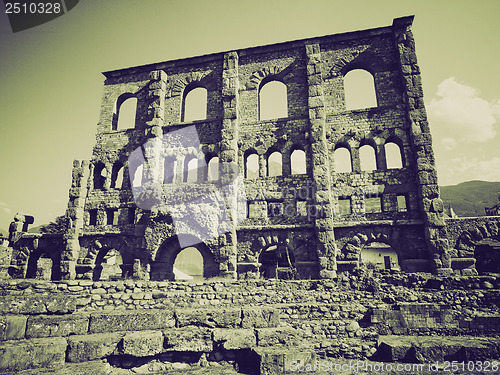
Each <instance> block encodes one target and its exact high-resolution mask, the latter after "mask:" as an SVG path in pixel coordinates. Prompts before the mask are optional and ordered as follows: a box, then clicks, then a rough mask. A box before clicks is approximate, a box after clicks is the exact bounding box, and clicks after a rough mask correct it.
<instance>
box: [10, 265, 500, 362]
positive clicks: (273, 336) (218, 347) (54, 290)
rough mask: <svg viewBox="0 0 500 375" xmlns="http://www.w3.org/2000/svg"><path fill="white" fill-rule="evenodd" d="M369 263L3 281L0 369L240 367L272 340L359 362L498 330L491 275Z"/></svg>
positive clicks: (497, 282) (499, 298)
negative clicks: (389, 347)
mask: <svg viewBox="0 0 500 375" xmlns="http://www.w3.org/2000/svg"><path fill="white" fill-rule="evenodd" d="M367 272H368V271H361V270H358V271H356V272H355V273H354V274H352V275H345V276H341V277H339V278H338V279H337V280H336V281H320V280H301V281H266V280H261V281H245V282H236V281H230V280H217V281H215V280H214V281H211V282H196V283H188V282H153V281H149V282H144V281H132V280H127V281H124V282H122V281H119V282H91V281H87V280H81V281H71V280H70V281H64V282H56V283H54V282H48V281H45V282H41V281H35V280H11V281H3V282H1V283H0V292H1V294H2V299H1V301H0V313H1V315H2V317H1V318H0V341H2V342H1V343H0V350H1V352H2V353H3V355H2V360H0V365H1V366H0V370H1V371H17V370H22V369H26V368H37V367H47V366H55V365H62V364H68V363H87V362H89V361H95V360H105V361H106V363H108V365H110V364H111V365H112V366H115V367H116V366H118V367H120V366H125V365H126V364H125V362H127V360H128V361H129V364H130V366H132V365H134V366H139V363H140V362H141V358H142V361H143V362H142V364H143V363H145V362H151V361H159V362H158V363H160V362H161V363H163V365H162V366H167V367H168V366H170V365H172V363H175V362H182V361H181V360H180V359H179V357H182V356H183V355H184V361H185V362H190V363H191V364H192V365H196V366H199V365H214V366H217V365H220V364H221V363H230V364H231V363H232V364H234V363H239V364H240V365H242V366H243V365H245V363H244V362H245V361H244V359H243V358H248V356H249V355H250V354H249V353H250V352H252V351H253V353H254V354H252V355H257V354H256V353H259V350H267V349H273V350H278V352H279V348H281V352H282V353H284V352H287V351H290V350H292V351H293V350H297V348H301V351H302V352H304V353H316V354H317V355H320V356H326V357H327V358H358V359H363V358H370V357H372V356H373V355H374V353H376V351H377V347H378V342H377V338H378V337H379V335H387V334H395V335H402V334H412V335H417V334H418V335H464V334H469V335H470V334H476V335H486V336H496V335H500V331H499V327H500V326H499V325H498V321H499V319H500V313H499V310H498V306H499V302H500V294H499V293H498V290H499V289H500V278H498V277H493V276H491V277H475V278H474V277H470V278H463V277H454V278H438V277H432V276H431V275H429V274H427V275H425V274H421V275H417V274H413V275H411V274H410V275H409V274H403V273H397V272H396V273H395V272H392V273H389V272H382V273H379V274H376V275H374V274H370V273H367ZM27 351H32V352H33V353H35V354H36V360H35V361H31V358H29V359H26V358H24V357H25V356H24V355H23V353H26V352H27ZM182 353H184V354H182ZM189 353H191V354H189ZM130 356H133V357H130ZM186 356H187V357H186ZM189 356H191V357H189ZM192 356H194V357H192ZM188 357H189V358H188ZM193 358H194V359H193ZM130 361H132V362H130ZM193 361H194V363H193ZM205 362H206V363H205ZM165 363H167V364H165Z"/></svg>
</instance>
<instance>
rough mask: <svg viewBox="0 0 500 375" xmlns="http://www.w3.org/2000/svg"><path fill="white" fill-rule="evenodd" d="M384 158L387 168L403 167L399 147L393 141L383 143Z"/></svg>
mask: <svg viewBox="0 0 500 375" xmlns="http://www.w3.org/2000/svg"><path fill="white" fill-rule="evenodd" d="M384 149H385V160H386V163H387V168H388V169H396V168H403V158H402V156H401V149H400V147H399V146H398V145H397V143H394V142H387V143H386V144H385V145H384Z"/></svg>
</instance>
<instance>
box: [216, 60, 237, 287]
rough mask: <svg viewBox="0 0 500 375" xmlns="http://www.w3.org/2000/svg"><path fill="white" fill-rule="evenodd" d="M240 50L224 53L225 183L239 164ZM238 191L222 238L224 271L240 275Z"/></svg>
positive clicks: (232, 197) (231, 199)
mask: <svg viewBox="0 0 500 375" xmlns="http://www.w3.org/2000/svg"><path fill="white" fill-rule="evenodd" d="M238 89H239V79H238V54H237V53H236V52H228V53H226V54H225V55H224V66H223V71H222V105H223V111H224V112H223V119H222V139H223V141H222V142H221V144H220V155H219V160H220V163H221V164H220V174H219V178H220V183H221V185H220V186H221V187H225V186H227V185H228V184H230V183H231V182H232V181H233V180H234V173H235V172H236V171H237V170H235V169H234V168H235V166H237V165H238V126H239V124H238V105H239V95H238ZM237 194H238V192H235V191H231V192H230V193H229V194H228V195H227V196H226V199H227V200H228V201H226V209H227V211H228V213H229V215H230V216H231V218H232V223H233V224H232V225H231V229H230V231H229V232H227V233H226V234H225V235H222V236H221V240H220V243H219V245H220V268H219V271H220V275H221V276H226V277H230V278H236V277H237V275H236V262H237V238H236V224H235V221H236V217H237V199H236V197H237Z"/></svg>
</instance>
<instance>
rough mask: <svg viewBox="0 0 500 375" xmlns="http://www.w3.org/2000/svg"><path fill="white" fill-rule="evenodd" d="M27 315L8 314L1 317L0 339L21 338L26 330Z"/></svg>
mask: <svg viewBox="0 0 500 375" xmlns="http://www.w3.org/2000/svg"><path fill="white" fill-rule="evenodd" d="M27 319H28V318H27V317H26V316H22V315H6V316H2V317H0V341H4V340H19V339H23V338H24V334H25V332H26V321H27Z"/></svg>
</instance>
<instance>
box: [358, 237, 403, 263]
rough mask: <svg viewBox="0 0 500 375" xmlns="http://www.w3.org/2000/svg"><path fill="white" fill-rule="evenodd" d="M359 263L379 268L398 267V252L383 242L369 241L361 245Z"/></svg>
mask: <svg viewBox="0 0 500 375" xmlns="http://www.w3.org/2000/svg"><path fill="white" fill-rule="evenodd" d="M359 257H360V261H361V263H363V264H365V265H368V264H370V265H373V266H374V267H376V268H379V269H386V270H388V269H399V268H400V267H399V258H398V254H397V253H396V251H394V249H393V248H392V247H391V246H389V245H387V244H385V243H383V242H370V243H368V244H366V245H365V246H363V248H362V249H361V251H360V254H359Z"/></svg>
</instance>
